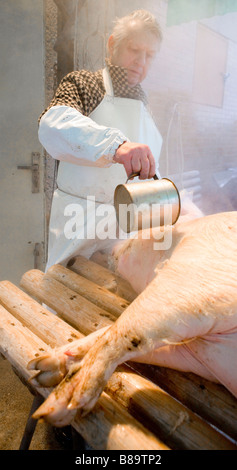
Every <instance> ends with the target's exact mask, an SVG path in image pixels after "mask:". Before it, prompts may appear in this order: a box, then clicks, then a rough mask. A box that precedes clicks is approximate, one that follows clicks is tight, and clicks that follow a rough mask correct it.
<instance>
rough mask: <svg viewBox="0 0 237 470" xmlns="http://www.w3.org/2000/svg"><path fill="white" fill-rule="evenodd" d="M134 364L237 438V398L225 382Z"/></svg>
mask: <svg viewBox="0 0 237 470" xmlns="http://www.w3.org/2000/svg"><path fill="white" fill-rule="evenodd" d="M131 367H132V368H133V369H134V370H135V371H136V372H138V373H140V374H142V375H143V376H144V377H146V378H148V379H150V380H151V381H152V382H153V383H155V384H157V385H159V386H160V387H161V388H162V389H163V390H165V391H166V392H167V393H169V394H170V395H171V396H172V397H174V398H176V399H177V400H179V401H180V402H181V403H183V404H184V405H185V406H186V407H188V408H190V409H191V410H193V411H194V412H195V413H197V415H198V416H201V417H202V418H203V419H205V420H207V422H209V423H211V424H212V425H214V426H215V427H216V428H218V429H220V430H221V431H222V432H224V433H226V434H227V435H228V436H230V437H231V438H233V439H234V440H235V441H236V442H237V400H236V398H235V397H234V396H233V395H232V394H231V393H230V392H229V391H228V390H226V388H225V387H224V386H222V385H221V384H216V383H213V382H210V381H209V380H206V379H203V378H202V377H199V376H197V375H196V374H192V373H184V372H180V371H177V370H173V369H167V368H165V367H158V366H151V365H144V364H138V363H136V364H135V363H133V364H131Z"/></svg>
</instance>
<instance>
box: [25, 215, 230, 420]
mask: <svg viewBox="0 0 237 470" xmlns="http://www.w3.org/2000/svg"><path fill="white" fill-rule="evenodd" d="M156 230H157V231H161V232H162V230H163V235H165V233H168V232H167V231H171V232H172V245H171V247H170V248H169V249H168V250H166V251H164V250H163V251H162V250H159V249H156V250H154V242H156V243H157V238H159V237H156V236H155V237H154V236H152V234H151V236H150V238H148V237H146V238H145V239H144V238H143V236H142V233H140V234H139V237H138V238H133V239H131V240H126V241H124V242H123V243H121V244H120V245H118V247H115V248H114V251H113V254H112V260H113V265H114V267H115V269H116V270H117V271H118V272H119V273H120V274H121V275H122V276H123V277H125V278H126V279H127V280H128V281H129V282H130V283H131V285H132V286H133V288H134V289H135V290H136V291H137V292H138V293H139V295H138V296H137V297H136V298H135V300H134V301H133V302H132V303H131V304H130V305H129V307H128V308H127V309H126V310H125V311H124V312H123V313H122V315H121V316H120V317H119V318H118V319H117V320H116V322H115V323H114V324H113V325H112V326H110V327H108V328H105V329H103V330H101V331H97V332H95V333H92V334H91V335H89V336H88V337H86V338H83V339H82V340H79V341H75V343H74V344H73V343H72V346H71V347H70V349H69V348H68V346H66V349H65V347H64V348H59V349H58V350H55V351H54V352H53V353H52V355H48V356H43V357H39V358H37V359H36V360H33V361H31V363H30V364H29V368H30V369H37V370H38V371H40V372H38V374H39V375H38V376H37V380H38V384H39V383H41V384H42V385H44V386H46V385H47V383H48V385H52V384H53V383H57V382H58V381H60V383H59V385H58V386H57V387H56V388H55V389H54V390H53V392H52V393H51V394H50V395H49V397H48V398H47V399H46V401H45V402H44V403H43V404H42V405H41V407H40V408H39V409H38V410H37V411H36V412H35V415H34V417H35V418H45V419H46V420H48V421H49V422H51V423H53V424H54V425H58V426H62V425H65V424H68V423H69V422H70V421H71V420H72V419H73V417H74V415H75V413H76V412H77V411H78V410H79V409H80V411H81V413H82V414H83V415H84V414H86V413H87V412H89V411H90V410H91V409H92V408H93V406H94V405H95V403H96V401H97V399H98V397H99V396H100V394H101V392H102V391H103V389H104V387H105V385H106V383H107V381H108V379H109V378H110V376H111V374H112V373H113V371H114V370H115V369H116V367H117V366H118V365H119V364H121V363H123V362H125V361H137V362H144V363H149V364H156V365H162V366H166V367H170V368H174V369H178V370H182V371H187V372H194V373H196V374H198V375H200V376H202V377H205V378H207V379H209V380H212V381H215V382H219V383H221V384H223V385H224V386H225V387H226V388H227V389H228V390H229V391H230V392H231V393H232V394H233V395H235V396H236V397H237V368H236V357H237V212H227V213H219V214H213V215H209V216H206V217H201V218H198V219H196V220H189V221H186V222H185V221H183V222H182V223H177V224H176V225H175V226H174V227H166V228H164V229H156ZM153 235H155V234H154V232H153ZM158 243H159V242H158ZM95 336H97V341H95ZM65 353H66V354H65ZM73 361H74V362H73ZM65 374H66V375H65ZM64 375H65V377H64V378H63V376H64ZM49 377H51V379H52V380H51V382H50V379H49ZM62 378H63V379H62Z"/></svg>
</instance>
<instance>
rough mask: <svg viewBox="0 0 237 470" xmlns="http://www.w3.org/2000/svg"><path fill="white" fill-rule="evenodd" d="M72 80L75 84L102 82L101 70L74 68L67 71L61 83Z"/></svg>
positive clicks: (88, 84)
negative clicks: (71, 70)
mask: <svg viewBox="0 0 237 470" xmlns="http://www.w3.org/2000/svg"><path fill="white" fill-rule="evenodd" d="M65 82H73V83H75V84H76V85H81V84H86V85H87V86H90V84H91V85H95V84H99V83H101V82H103V76H102V70H97V71H95V72H92V71H91V70H86V69H82V70H74V71H73V72H69V73H68V74H67V75H66V76H65V77H64V78H63V79H62V83H65Z"/></svg>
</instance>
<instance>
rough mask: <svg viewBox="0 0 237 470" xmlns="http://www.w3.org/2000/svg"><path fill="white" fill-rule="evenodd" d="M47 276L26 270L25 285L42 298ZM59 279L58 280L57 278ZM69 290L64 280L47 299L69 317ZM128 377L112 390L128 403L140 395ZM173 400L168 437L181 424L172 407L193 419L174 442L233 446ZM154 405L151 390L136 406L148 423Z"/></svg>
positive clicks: (166, 418)
mask: <svg viewBox="0 0 237 470" xmlns="http://www.w3.org/2000/svg"><path fill="white" fill-rule="evenodd" d="M34 274H35V272H34ZM44 279H45V276H44V275H43V273H42V274H41V275H40V274H39V273H38V272H37V282H35V277H34V276H33V277H32V271H30V272H29V273H26V274H25V275H24V282H23V285H24V287H27V286H29V287H30V290H31V293H32V294H33V295H36V296H37V295H39V296H40V297H42V296H43V294H42V292H44V290H43V289H42V284H43V285H44ZM55 282H57V281H55ZM57 289H58V290H57ZM65 289H66V290H67V288H65V287H64V286H62V285H61V286H60V283H57V285H55V290H53V291H52V289H50V290H49V291H48V296H47V301H48V300H49V301H50V306H52V308H57V306H58V302H59V301H60V302H62V304H63V308H64V316H65V318H67V317H68V314H69V312H70V311H71V304H70V303H68V304H67V299H68V295H67V293H66V294H65ZM70 292H73V291H71V290H70ZM70 295H71V294H70ZM50 297H51V298H50ZM92 313H93V315H94V317H93V321H94V320H96V314H95V311H94V312H92V311H91V314H92ZM87 315H88V313H87V312H84V310H83V309H82V310H81V312H80V318H79V319H78V323H77V321H76V320H75V325H76V326H77V327H78V328H79V329H80V325H83V324H84V323H85V322H87ZM97 323H98V321H97V322H96V324H97ZM88 328H89V327H88ZM90 328H91V332H92V331H95V327H94V326H93V323H90ZM135 367H136V365H135V364H134V368H135ZM126 380H127V379H126ZM126 380H125V379H124V377H122V378H121V387H117V393H115V392H114V388H116V387H113V390H111V393H112V394H113V397H114V398H116V399H117V398H118V400H121V396H120V393H119V389H120V388H121V389H122V390H123V391H124V392H123V393H124V394H125V396H128V397H129V398H127V403H128V402H129V400H131V397H132V396H134V395H136V392H137V389H136V387H135V385H133V387H132V386H131V384H130V383H129V382H128V383H127V381H126ZM147 384H148V385H147ZM149 385H150V382H149V381H147V382H146V387H148V389H149ZM131 387H132V388H131ZM108 390H110V387H109V388H108V389H107V392H108V393H110V392H109V391H108ZM129 390H130V392H129ZM156 390H157V398H158V395H159V394H160V395H161V396H162V398H163V397H164V392H161V391H160V389H159V388H157V389H156ZM170 398H171V397H170ZM171 400H172V407H171V405H170V403H169V400H168V399H167V401H166V406H165V408H164V410H163V413H164V414H163V418H162V420H161V421H162V422H163V423H168V424H167V426H168V430H167V427H164V426H163V428H162V430H163V432H164V434H165V435H166V438H169V439H171V437H170V436H169V434H170V433H171V431H172V430H173V428H174V427H175V426H176V424H175V423H177V418H175V422H174V412H173V411H171V410H174V409H175V410H176V412H175V413H176V417H177V416H178V417H180V416H186V418H187V417H188V418H187V421H188V422H189V425H188V426H187V427H186V431H183V429H185V426H186V425H187V423H186V421H185V420H184V423H180V425H179V426H178V427H177V426H176V428H177V429H175V432H174V431H172V438H173V444H174V445H177V442H179V445H180V446H181V442H183V444H182V445H183V448H193V447H192V446H194V445H197V446H198V448H201V449H213V448H215V449H219V448H229V446H230V448H232V444H231V443H230V442H229V441H227V439H226V438H225V437H224V436H220V435H219V433H217V432H216V431H214V430H213V429H212V428H211V427H210V426H208V425H207V424H206V423H204V422H202V424H201V423H200V419H199V418H197V417H195V415H194V414H193V412H192V411H190V410H185V411H184V409H183V406H182V405H181V404H179V403H178V402H177V401H176V400H174V399H172V398H171ZM164 401H165V400H164ZM158 402H159V400H158ZM152 406H153V410H152V409H151V407H150V395H149V393H148V395H146V394H145V397H144V399H143V405H142V407H141V402H140V404H139V406H138V407H136V413H139V416H140V414H141V410H142V413H143V415H144V416H146V419H147V422H152V425H154V415H155V411H154V410H155V409H156V405H155V402H154V400H153V405H152ZM157 406H158V405H157ZM159 408H160V409H161V407H160V406H159ZM133 410H134V407H133ZM148 410H149V412H148ZM170 414H171V415H170ZM158 415H159V414H158ZM152 420H153V421H152ZM190 423H191V424H190ZM157 426H158V427H159V426H160V422H159V420H157ZM194 429H195V432H194ZM180 433H181V434H182V438H180ZM183 433H184V434H185V433H186V439H184V437H183ZM192 433H194V435H195V436H196V444H194V442H193V440H192V436H191V437H190V434H192ZM197 436H199V437H198V438H197ZM195 448H196V447H195Z"/></svg>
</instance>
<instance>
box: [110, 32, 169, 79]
mask: <svg viewBox="0 0 237 470" xmlns="http://www.w3.org/2000/svg"><path fill="white" fill-rule="evenodd" d="M159 45H160V42H159V40H158V39H157V38H156V36H155V35H154V34H153V33H150V32H147V31H140V32H139V31H137V32H133V33H131V34H130V35H129V36H128V38H127V39H126V40H125V39H124V40H123V41H122V43H121V44H120V45H119V47H118V49H117V50H115V51H114V52H113V53H112V55H111V62H112V64H114V65H119V66H120V67H124V68H126V69H127V74H128V84H129V85H130V86H131V87H133V86H135V85H137V84H138V83H141V82H142V81H143V80H144V79H145V77H146V75H147V72H148V70H149V68H150V66H151V63H152V61H153V59H154V57H155V55H156V52H157V50H158V46H159Z"/></svg>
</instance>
